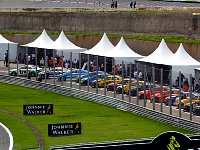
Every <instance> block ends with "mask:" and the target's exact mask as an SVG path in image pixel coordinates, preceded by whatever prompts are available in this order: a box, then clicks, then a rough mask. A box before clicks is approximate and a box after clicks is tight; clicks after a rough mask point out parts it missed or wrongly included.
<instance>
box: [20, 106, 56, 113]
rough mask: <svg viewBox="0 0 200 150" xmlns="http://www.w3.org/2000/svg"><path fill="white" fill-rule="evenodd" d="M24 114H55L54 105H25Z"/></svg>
mask: <svg viewBox="0 0 200 150" xmlns="http://www.w3.org/2000/svg"><path fill="white" fill-rule="evenodd" d="M23 113H24V115H46V114H53V104H31V105H23Z"/></svg>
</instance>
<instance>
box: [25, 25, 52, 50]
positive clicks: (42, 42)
mask: <svg viewBox="0 0 200 150" xmlns="http://www.w3.org/2000/svg"><path fill="white" fill-rule="evenodd" d="M52 43H54V41H53V40H52V39H51V38H50V37H49V36H48V34H47V32H46V30H45V29H44V30H43V31H42V34H41V35H40V36H39V37H38V38H37V39H36V40H35V41H33V42H31V43H28V44H25V45H23V46H27V47H35V48H43V49H48V47H49V45H51V44H52Z"/></svg>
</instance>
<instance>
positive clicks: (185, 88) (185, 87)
mask: <svg viewBox="0 0 200 150" xmlns="http://www.w3.org/2000/svg"><path fill="white" fill-rule="evenodd" d="M188 90H189V86H188V85H186V84H185V85H184V86H183V91H184V92H188Z"/></svg>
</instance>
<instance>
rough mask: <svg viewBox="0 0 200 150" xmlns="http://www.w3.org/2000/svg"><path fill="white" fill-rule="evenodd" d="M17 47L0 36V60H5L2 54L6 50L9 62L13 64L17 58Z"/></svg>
mask: <svg viewBox="0 0 200 150" xmlns="http://www.w3.org/2000/svg"><path fill="white" fill-rule="evenodd" d="M17 46H18V43H14V42H11V41H9V40H7V39H6V38H4V37H3V36H2V35H1V34H0V49H1V53H0V60H4V59H5V58H4V54H5V52H6V50H9V60H10V62H15V61H16V57H17Z"/></svg>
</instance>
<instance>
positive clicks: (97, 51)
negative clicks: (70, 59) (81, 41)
mask: <svg viewBox="0 0 200 150" xmlns="http://www.w3.org/2000/svg"><path fill="white" fill-rule="evenodd" d="M113 48H114V45H113V44H112V43H111V42H110V41H109V39H108V37H107V35H106V33H104V34H103V37H102V38H101V40H100V41H99V42H98V43H97V44H96V45H95V46H94V47H93V48H91V49H89V50H87V51H85V52H83V53H84V54H91V55H99V56H102V55H103V54H104V53H105V52H108V51H110V50H112V49H113Z"/></svg>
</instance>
